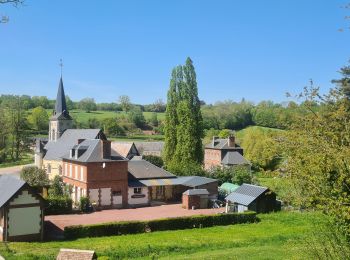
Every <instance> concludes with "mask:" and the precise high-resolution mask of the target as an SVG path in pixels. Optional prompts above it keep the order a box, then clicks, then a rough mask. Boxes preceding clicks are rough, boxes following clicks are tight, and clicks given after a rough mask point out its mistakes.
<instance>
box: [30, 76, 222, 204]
mask: <svg viewBox="0 0 350 260" xmlns="http://www.w3.org/2000/svg"><path fill="white" fill-rule="evenodd" d="M124 146H125V145H124ZM124 146H123V147H120V144H118V145H117V146H116V145H112V144H111V142H110V141H109V140H108V139H107V137H106V135H105V134H104V133H103V131H102V130H100V129H74V128H73V118H72V117H71V116H70V115H69V111H68V108H67V104H66V98H65V93H64V87H63V80H62V76H61V78H60V81H59V86H58V92H57V98H56V103H55V109H54V111H53V114H52V116H51V118H50V122H49V134H48V140H43V139H38V140H37V141H36V147H35V165H36V166H37V167H38V168H41V169H44V170H45V171H46V173H47V175H48V176H49V178H50V179H51V180H53V178H54V177H55V176H56V175H59V176H61V177H62V180H63V182H64V183H66V184H68V185H70V187H72V193H71V197H72V199H73V201H74V202H75V203H79V201H80V198H81V197H82V196H84V197H88V198H89V199H90V201H91V202H92V203H93V204H94V205H96V207H98V208H100V209H110V208H130V207H141V206H149V205H152V203H153V202H155V203H158V202H174V201H180V200H181V198H182V193H184V192H186V191H187V190H188V189H206V190H207V191H208V193H209V198H217V195H218V182H217V180H215V179H211V178H205V177H199V176H185V177H177V176H175V175H174V174H172V173H170V172H168V171H166V170H165V169H163V168H159V167H157V166H156V165H153V164H151V163H150V162H147V161H145V160H143V159H142V156H139V154H140V153H139V152H138V151H137V148H136V146H135V145H131V146H130V145H129V146H127V147H126V146H125V147H124Z"/></svg>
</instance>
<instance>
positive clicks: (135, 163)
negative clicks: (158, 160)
mask: <svg viewBox="0 0 350 260" xmlns="http://www.w3.org/2000/svg"><path fill="white" fill-rule="evenodd" d="M128 170H129V174H131V175H132V177H134V178H135V179H156V178H175V177H176V176H175V175H174V174H172V173H170V172H168V171H166V170H164V169H162V168H159V167H157V166H155V165H154V164H152V163H150V162H148V161H145V160H130V161H129V163H128Z"/></svg>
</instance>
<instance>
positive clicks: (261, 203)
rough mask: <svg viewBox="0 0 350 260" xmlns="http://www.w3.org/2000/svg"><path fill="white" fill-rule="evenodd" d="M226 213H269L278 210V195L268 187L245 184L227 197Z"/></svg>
mask: <svg viewBox="0 0 350 260" xmlns="http://www.w3.org/2000/svg"><path fill="white" fill-rule="evenodd" d="M226 201H227V209H226V211H233V212H244V211H247V210H251V211H255V212H256V213H268V212H271V211H275V210H277V209H278V202H277V201H276V193H274V192H273V191H271V190H270V189H269V188H267V187H262V186H257V185H252V184H243V185H241V186H240V187H239V188H237V189H236V190H235V191H234V192H232V193H231V194H229V195H228V196H227V197H226Z"/></svg>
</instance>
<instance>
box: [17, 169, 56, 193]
mask: <svg viewBox="0 0 350 260" xmlns="http://www.w3.org/2000/svg"><path fill="white" fill-rule="evenodd" d="M21 179H22V180H24V181H25V182H27V183H28V184H29V185H30V186H32V187H37V188H40V187H46V186H48V185H49V184H50V181H49V178H48V177H47V174H46V171H45V170H43V169H39V168H38V167H36V166H26V167H23V168H22V170H21Z"/></svg>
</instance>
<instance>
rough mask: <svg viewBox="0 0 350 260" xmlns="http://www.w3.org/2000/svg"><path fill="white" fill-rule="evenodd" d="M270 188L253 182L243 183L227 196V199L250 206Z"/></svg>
mask: <svg viewBox="0 0 350 260" xmlns="http://www.w3.org/2000/svg"><path fill="white" fill-rule="evenodd" d="M267 190H268V188H266V187H261V186H256V185H252V184H243V185H242V186H240V187H239V188H238V189H236V190H235V191H234V192H232V193H231V194H229V195H228V196H227V197H226V200H229V201H231V202H235V203H238V204H241V205H244V206H249V205H250V204H251V203H252V202H253V201H254V200H256V199H257V198H258V197H259V196H260V195H261V194H263V193H264V192H265V191H267Z"/></svg>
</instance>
